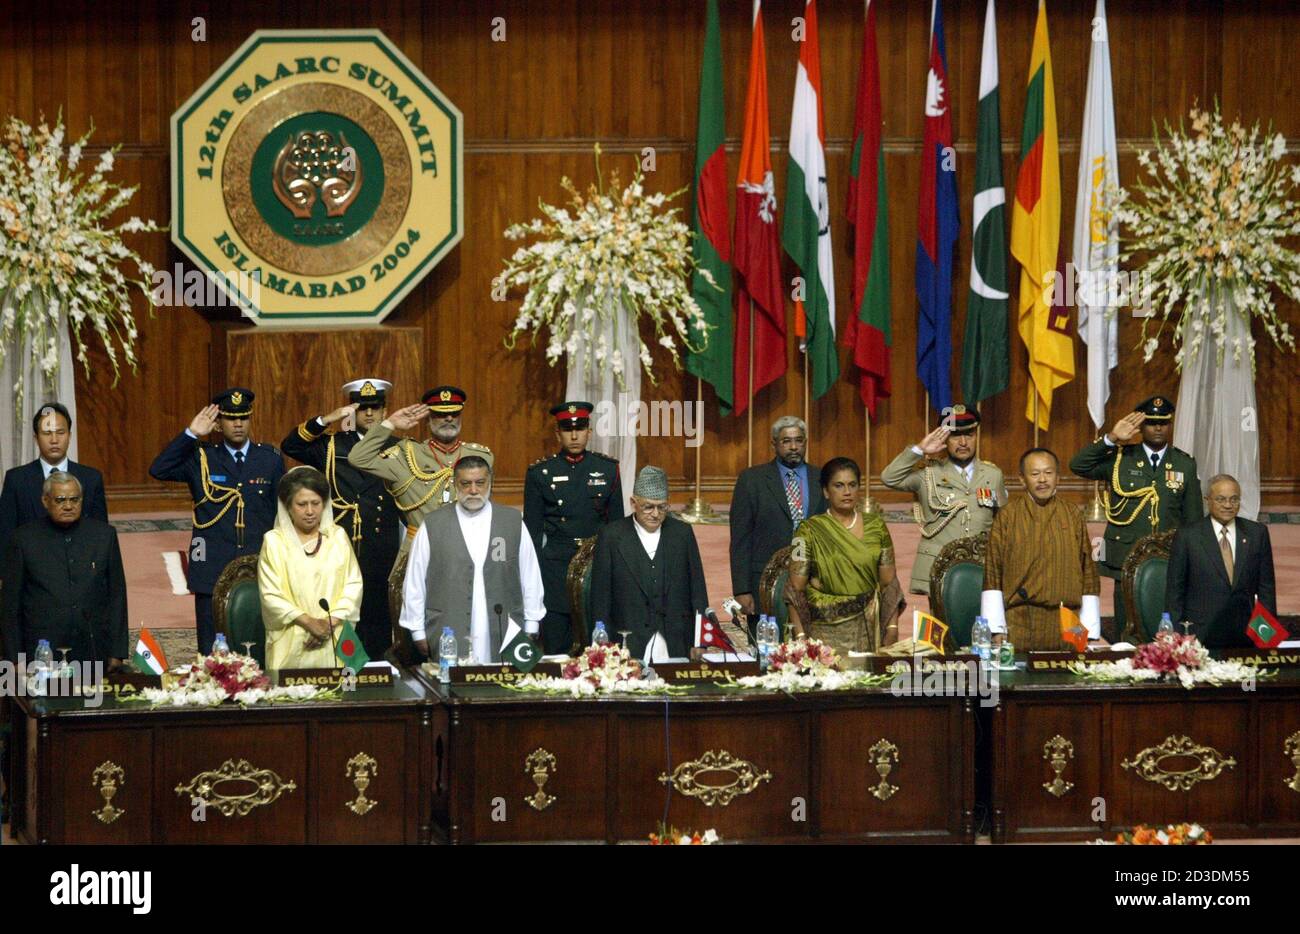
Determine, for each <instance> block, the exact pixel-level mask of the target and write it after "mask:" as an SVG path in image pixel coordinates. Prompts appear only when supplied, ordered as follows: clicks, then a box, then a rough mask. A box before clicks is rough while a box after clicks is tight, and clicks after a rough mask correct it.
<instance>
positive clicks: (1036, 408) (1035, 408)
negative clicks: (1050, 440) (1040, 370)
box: [1029, 375, 1038, 447]
mask: <svg viewBox="0 0 1300 934" xmlns="http://www.w3.org/2000/svg"><path fill="white" fill-rule="evenodd" d="M1029 386H1030V388H1031V389H1033V391H1034V447H1038V387H1036V386H1034V384H1033V378H1032V375H1031V377H1030V384H1029Z"/></svg>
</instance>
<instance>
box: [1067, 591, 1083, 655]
mask: <svg viewBox="0 0 1300 934" xmlns="http://www.w3.org/2000/svg"><path fill="white" fill-rule="evenodd" d="M1061 639H1062V641H1064V642H1068V643H1069V644H1070V646H1071V647H1072V648H1073V649H1074V650H1075V651H1076V652H1086V651H1088V627H1087V626H1085V625H1083V621H1082V620H1080V619H1079V615H1078V614H1077V613H1075V612H1074V610H1072V609H1070V608H1069V607H1068V606H1066V605H1065V604H1064V603H1062V604H1061Z"/></svg>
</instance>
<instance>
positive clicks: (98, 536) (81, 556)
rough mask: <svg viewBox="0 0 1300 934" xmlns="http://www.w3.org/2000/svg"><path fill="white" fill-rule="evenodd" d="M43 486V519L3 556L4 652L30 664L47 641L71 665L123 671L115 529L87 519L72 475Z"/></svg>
mask: <svg viewBox="0 0 1300 934" xmlns="http://www.w3.org/2000/svg"><path fill="white" fill-rule="evenodd" d="M44 487H45V489H44V493H43V499H44V503H45V509H46V514H45V516H44V517H43V518H40V519H36V520H34V521H32V522H28V523H27V524H26V525H23V526H21V527H20V528H19V529H18V530H17V531H16V532H15V533H14V535H13V539H12V541H11V542H10V544H9V548H8V551H7V553H6V557H5V562H4V580H5V584H4V592H3V598H4V612H3V616H2V617H0V619H3V625H4V635H5V639H4V641H5V646H6V649H5V651H6V653H7V655H8V657H9V660H10V661H13V662H16V661H17V656H18V655H19V654H20V653H21V654H24V655H25V656H26V657H27V658H28V659H29V660H30V659H31V658H32V657H33V656H35V654H36V645H37V643H38V642H39V641H40V640H41V639H45V640H47V641H48V642H49V644H50V648H51V649H53V650H54V651H55V652H58V650H59V649H63V648H66V649H68V650H69V651H68V660H69V661H75V662H103V663H104V665H105V666H106V667H107V668H116V667H120V666H121V665H122V663H123V659H125V658H126V657H127V651H128V649H127V626H126V577H125V575H124V574H123V572H122V553H121V551H120V550H119V548H118V544H117V531H116V530H115V529H114V528H113V527H112V526H111V525H109V524H108V523H107V522H104V521H103V520H100V519H93V518H91V517H89V516H82V513H81V508H82V502H83V500H82V497H83V493H82V488H81V484H80V482H78V480H77V478H76V477H74V476H73V475H72V474H69V473H64V472H63V471H55V472H54V473H52V474H50V477H49V479H48V480H46V481H45V483H44ZM55 658H56V659H57V658H59V655H55Z"/></svg>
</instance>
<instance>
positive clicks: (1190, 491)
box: [1070, 396, 1201, 641]
mask: <svg viewBox="0 0 1300 934" xmlns="http://www.w3.org/2000/svg"><path fill="white" fill-rule="evenodd" d="M1173 421H1174V404H1173V403H1172V402H1171V401H1169V399H1168V398H1167V397H1166V396H1152V397H1151V398H1149V399H1145V400H1143V401H1142V402H1140V403H1139V404H1138V406H1137V408H1136V409H1135V410H1134V411H1133V412H1131V413H1129V414H1128V415H1125V416H1124V417H1123V418H1121V419H1120V420H1119V421H1118V422H1116V423H1115V427H1114V428H1112V429H1111V430H1110V431H1109V432H1107V433H1106V434H1105V435H1103V436H1102V437H1100V438H1098V439H1097V440H1096V441H1094V442H1093V443H1092V444H1090V445H1088V446H1087V447H1086V448H1084V449H1083V450H1082V451H1080V452H1079V453H1078V454H1076V455H1074V457H1073V459H1071V461H1070V469H1071V470H1072V471H1074V472H1075V473H1076V474H1078V475H1079V476H1080V477H1086V478H1087V479H1089V480H1100V481H1102V483H1103V485H1104V487H1103V488H1104V489H1105V491H1106V532H1105V540H1106V545H1105V548H1104V549H1103V553H1102V557H1101V573H1102V574H1104V575H1105V576H1106V577H1109V578H1111V579H1112V580H1114V581H1115V619H1114V624H1113V627H1112V629H1111V631H1109V632H1106V633H1105V635H1106V637H1107V638H1108V639H1110V640H1111V641H1114V640H1115V639H1117V638H1122V636H1123V634H1124V623H1125V616H1126V614H1125V612H1124V600H1123V597H1122V596H1121V589H1120V572H1121V570H1122V569H1123V567H1124V559H1125V558H1127V557H1128V553H1129V552H1130V551H1131V550H1132V549H1133V545H1134V544H1135V543H1136V542H1137V541H1138V539H1140V538H1142V537H1143V536H1146V535H1150V534H1151V533H1152V532H1168V531H1170V530H1171V529H1176V528H1178V527H1179V526H1181V525H1186V524H1187V523H1189V522H1195V521H1196V520H1197V519H1199V518H1201V482H1200V480H1198V479H1197V477H1196V460H1195V458H1193V457H1192V455H1190V454H1188V453H1187V452H1186V451H1181V450H1179V449H1178V448H1176V447H1174V446H1173V445H1171V444H1170V443H1169V439H1170V438H1171V437H1172V436H1173V431H1174V425H1173ZM1139 441H1140V442H1141V443H1139Z"/></svg>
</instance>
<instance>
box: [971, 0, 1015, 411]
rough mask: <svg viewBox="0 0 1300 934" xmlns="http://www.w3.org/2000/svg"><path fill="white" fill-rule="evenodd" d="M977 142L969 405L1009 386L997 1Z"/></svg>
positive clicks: (989, 27)
mask: <svg viewBox="0 0 1300 934" xmlns="http://www.w3.org/2000/svg"><path fill="white" fill-rule="evenodd" d="M975 135H976V143H975V203H974V207H973V209H972V211H971V229H972V230H973V231H974V234H973V236H974V243H973V245H972V249H971V256H970V295H969V296H968V297H967V299H966V340H965V341H964V343H963V345H962V358H961V391H962V397H963V398H964V399H965V401H966V404H967V405H969V406H974V405H978V404H979V403H980V402H982V401H983V400H985V399H987V398H988V397H989V396H993V395H997V394H998V393H1000V392H1002V391H1003V390H1004V389H1006V388H1007V384H1008V383H1009V382H1010V380H1011V343H1010V338H1009V336H1008V333H1007V297H1008V294H1007V222H1006V203H1007V190H1006V189H1005V188H1004V187H1003V186H1002V117H1001V113H1000V107H999V105H998V29H997V23H996V21H995V19H994V14H993V0H988V7H987V8H986V10H985V13H984V51H983V54H982V55H981V57H980V103H979V126H978V128H977V130H976V134H975Z"/></svg>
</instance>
